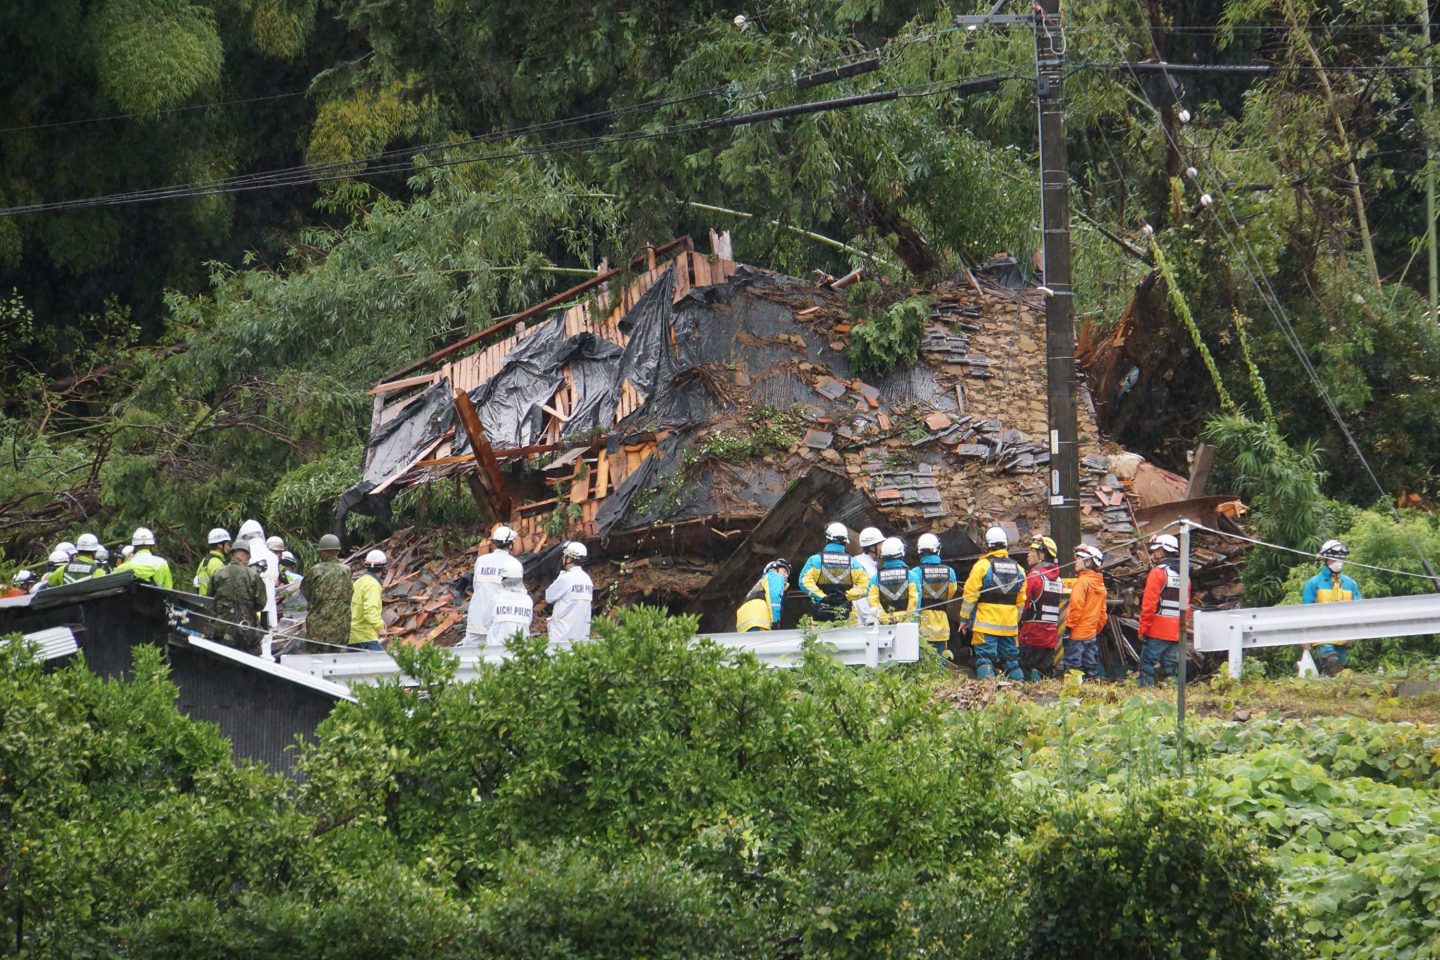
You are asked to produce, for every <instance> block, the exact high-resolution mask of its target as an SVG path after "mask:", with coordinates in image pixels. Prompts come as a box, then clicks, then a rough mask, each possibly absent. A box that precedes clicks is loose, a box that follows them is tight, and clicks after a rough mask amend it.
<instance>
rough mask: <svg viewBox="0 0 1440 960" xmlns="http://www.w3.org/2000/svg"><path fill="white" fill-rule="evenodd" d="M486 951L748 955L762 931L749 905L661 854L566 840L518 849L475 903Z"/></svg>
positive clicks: (577, 959)
mask: <svg viewBox="0 0 1440 960" xmlns="http://www.w3.org/2000/svg"><path fill="white" fill-rule="evenodd" d="M475 911H476V914H477V918H478V924H477V927H478V929H477V936H476V939H477V941H478V944H477V946H478V949H479V953H478V955H479V956H489V957H507V958H513V960H551V958H554V957H564V958H573V960H585V958H593V960H610V958H612V957H626V956H630V957H653V958H656V960H661V958H674V960H682V958H690V957H708V958H716V960H719V958H723V957H740V956H746V955H752V954H753V953H754V952H755V948H756V944H754V943H753V942H751V941H752V940H753V939H754V938H755V937H756V936H757V933H758V931H757V929H756V928H755V926H754V920H753V919H752V918H750V917H749V916H748V915H747V914H748V911H747V910H745V909H744V908H743V906H737V905H736V904H734V903H728V904H727V903H726V901H725V899H724V897H723V896H722V892H721V890H720V889H719V887H718V885H717V884H715V883H714V882H713V881H712V880H710V879H709V878H707V877H705V876H703V875H702V874H700V873H699V872H698V871H696V870H694V869H692V868H690V867H687V866H685V865H684V864H680V863H676V862H674V861H668V860H666V859H664V858H663V857H660V856H656V855H642V856H638V857H634V858H630V859H627V860H625V861H622V862H618V863H609V864H607V863H604V862H602V861H601V860H600V859H599V858H597V857H595V856H594V855H590V854H585V853H582V852H580V851H577V850H575V849H571V848H567V846H566V845H565V844H563V843H557V844H555V845H554V846H551V847H548V848H545V849H541V850H534V849H528V848H520V849H518V850H517V851H516V853H515V855H514V856H512V857H510V858H508V859H507V861H506V863H505V864H504V865H503V866H502V867H501V869H500V877H499V883H498V884H497V885H496V886H495V887H494V888H492V889H491V890H488V891H486V892H485V893H484V894H483V895H481V896H480V897H479V899H478V901H477V902H476V904H475Z"/></svg>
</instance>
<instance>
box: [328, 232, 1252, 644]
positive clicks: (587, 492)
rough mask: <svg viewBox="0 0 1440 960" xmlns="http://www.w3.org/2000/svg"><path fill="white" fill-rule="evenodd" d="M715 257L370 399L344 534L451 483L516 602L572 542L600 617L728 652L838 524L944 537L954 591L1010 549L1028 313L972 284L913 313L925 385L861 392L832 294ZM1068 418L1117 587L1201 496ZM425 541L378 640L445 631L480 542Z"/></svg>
mask: <svg viewBox="0 0 1440 960" xmlns="http://www.w3.org/2000/svg"><path fill="white" fill-rule="evenodd" d="M717 239H718V240H719V243H718V244H717V247H716V250H715V252H714V253H713V254H711V255H702V254H699V253H696V252H695V250H694V249H693V245H692V244H691V243H690V242H689V240H688V238H684V239H681V240H679V241H675V242H672V243H670V244H667V245H665V246H664V247H659V248H652V249H651V250H648V251H647V253H646V256H645V257H644V259H643V260H640V261H637V262H636V263H634V264H630V265H627V269H624V270H621V269H605V270H602V271H601V272H599V273H597V276H596V278H595V279H594V280H591V281H587V282H586V283H584V284H581V285H580V286H578V287H576V288H574V289H572V290H570V291H567V292H566V293H564V294H560V295H558V296H556V297H552V298H550V299H549V300H547V301H545V302H544V303H542V304H539V305H537V307H536V308H532V309H531V310H528V311H525V312H524V313H523V314H520V315H517V317H513V318H510V319H509V320H506V321H504V322H502V323H500V324H497V325H495V326H493V327H490V328H488V329H486V330H483V331H481V332H479V333H477V334H475V335H473V336H472V337H468V338H466V339H465V340H463V341H461V342H460V343H459V344H457V345H455V346H454V347H451V348H448V349H446V350H443V351H440V352H438V353H437V354H435V355H434V356H432V357H430V358H427V359H426V360H425V361H422V362H421V363H420V364H416V365H412V366H411V367H407V368H405V369H404V370H400V371H396V373H395V374H392V375H391V376H390V377H387V378H386V380H385V381H383V382H381V383H380V384H377V385H376V387H375V388H374V389H373V390H372V391H371V392H372V394H373V395H374V397H375V414H374V419H373V429H372V433H371V439H370V442H369V444H368V445H367V448H366V452H365V461H364V469H363V477H364V479H363V481H362V482H361V483H360V484H359V485H357V486H356V487H355V488H354V489H353V490H351V491H349V492H348V493H347V494H346V495H345V497H343V498H342V500H341V503H340V505H339V508H338V516H337V522H340V521H343V515H344V512H345V511H348V510H360V511H362V512H366V513H370V514H372V515H375V516H377V517H379V518H381V519H382V520H385V519H388V512H389V500H390V498H392V497H393V496H394V495H395V493H396V492H397V491H399V490H401V489H403V488H405V487H410V486H417V485H424V484H429V483H433V482H435V481H436V480H440V479H446V478H455V479H456V480H457V481H459V480H463V482H465V483H467V484H468V485H469V487H470V490H471V493H472V494H473V496H474V498H475V501H476V504H477V510H478V513H479V521H480V522H479V523H477V525H476V530H477V531H478V530H480V529H482V528H484V527H486V526H488V525H489V524H492V523H497V522H505V523H508V524H509V525H510V526H512V527H514V528H515V529H516V530H517V531H518V533H519V535H520V538H519V546H518V552H519V553H520V554H522V555H523V559H524V560H525V563H526V572H527V578H528V579H529V580H530V582H531V584H532V586H536V587H538V586H541V585H543V584H544V583H547V582H548V578H549V576H550V575H551V574H552V573H553V571H554V568H555V566H556V564H557V562H558V561H557V559H556V557H557V554H558V547H559V545H560V544H561V543H562V542H563V541H565V540H568V539H581V540H584V541H585V542H586V543H587V545H589V547H590V552H591V556H592V558H593V563H592V565H591V573H592V577H593V578H594V579H595V581H596V593H597V597H598V598H602V601H601V605H602V606H603V605H604V604H605V603H621V602H629V601H634V600H646V601H649V602H657V603H662V604H664V605H666V606H668V607H670V608H671V609H674V610H677V611H692V612H695V613H697V614H699V615H700V616H701V617H702V622H703V625H704V627H705V628H707V629H728V626H729V623H731V622H733V621H732V620H731V617H732V616H733V610H734V606H735V604H736V602H737V601H738V599H739V597H740V596H742V595H743V593H744V592H745V591H746V590H747V589H748V588H749V587H750V585H751V583H753V581H754V579H755V577H756V575H757V574H758V571H759V569H760V567H761V566H763V564H764V563H765V562H767V561H768V560H770V559H773V558H774V557H776V556H785V557H789V558H791V559H792V561H795V562H797V563H798V562H799V561H802V560H803V559H804V557H805V556H807V555H808V554H810V553H812V552H814V551H815V550H816V549H818V548H819V546H820V543H821V536H820V531H821V530H822V529H823V526H824V524H825V523H826V522H828V521H831V520H838V521H840V522H843V523H845V524H846V525H847V526H849V527H851V529H853V530H858V529H860V528H861V527H863V526H868V525H875V526H879V527H881V528H882V529H884V530H886V531H887V532H895V533H899V534H901V535H904V536H907V537H913V536H915V535H918V534H919V533H922V532H934V533H937V534H938V535H940V537H941V544H942V556H943V557H944V559H945V560H946V562H948V563H951V564H952V565H954V566H956V568H957V570H958V571H959V573H960V574H961V575H962V576H963V575H964V574H965V573H966V572H967V571H968V568H969V566H970V564H971V563H972V562H973V560H974V559H975V558H976V557H978V556H979V555H980V553H981V550H980V549H979V547H978V546H977V541H978V540H979V539H980V536H979V533H980V531H982V530H983V529H984V528H985V527H987V526H989V525H991V524H997V523H998V524H1002V525H1004V526H1006V527H1007V529H1009V530H1010V531H1011V532H1012V536H1013V538H1014V540H1013V541H1012V542H1020V541H1023V540H1024V539H1025V538H1027V537H1028V536H1029V535H1030V533H1031V532H1032V531H1036V530H1044V529H1045V528H1046V518H1047V514H1048V491H1047V479H1046V478H1047V474H1048V471H1047V470H1046V469H1045V468H1046V466H1047V464H1048V462H1049V450H1048V447H1047V445H1046V443H1044V442H1043V441H1042V440H1037V439H1035V438H1043V437H1046V436H1048V425H1047V419H1048V416H1047V414H1048V411H1047V404H1046V400H1045V397H1046V390H1045V368H1046V363H1045V355H1044V349H1043V344H1044V335H1043V325H1044V319H1043V302H1042V301H1041V300H1040V297H1039V294H1038V293H1037V292H1036V291H1033V290H1026V289H1015V288H1012V287H1010V286H1006V285H1003V284H1000V283H997V282H994V281H990V280H987V279H986V278H985V277H983V276H981V275H977V274H975V273H971V272H969V271H965V272H963V273H962V276H961V277H960V278H959V280H958V281H957V282H955V283H947V284H942V285H940V286H939V287H937V288H935V289H934V290H932V291H929V292H928V293H927V294H926V295H927V296H928V297H929V298H930V300H931V302H932V304H933V311H932V313H931V315H930V318H929V321H928V325H927V330H926V334H925V339H924V343H923V345H922V350H921V359H922V362H921V363H918V364H915V365H913V366H911V367H908V368H905V369H898V370H895V371H892V372H891V373H889V374H887V375H885V376H883V377H875V378H872V379H873V381H874V382H873V383H872V382H867V381H866V380H864V379H861V378H859V377H858V376H856V375H855V373H854V372H853V370H852V369H851V367H850V364H849V361H848V360H847V358H846V355H845V349H846V347H847V344H848V341H849V334H850V332H851V330H852V329H853V325H854V324H855V323H856V322H857V321H856V319H855V317H854V316H852V314H851V312H850V310H849V309H848V306H847V303H846V300H845V296H844V294H843V293H842V292H841V291H839V290H836V289H834V288H833V287H832V286H827V285H820V286H817V285H815V284H813V283H810V282H808V281H803V280H799V279H796V278H793V277H786V276H783V275H780V274H776V273H772V272H770V271H766V270H761V269H758V268H754V267H747V266H744V265H741V264H737V263H735V262H734V261H733V260H731V259H729V251H728V237H722V238H717ZM917 293H918V291H917ZM529 323H534V326H527V324H529ZM496 338H499V339H496ZM1080 396H1081V398H1082V400H1081V403H1080V405H1079V410H1078V417H1079V436H1080V447H1081V451H1080V452H1081V455H1082V457H1083V463H1084V466H1083V468H1082V483H1083V487H1084V491H1083V494H1082V499H1083V502H1084V507H1083V508H1082V514H1083V516H1082V518H1081V522H1082V529H1083V532H1084V535H1085V537H1086V539H1087V540H1089V541H1091V542H1094V543H1096V544H1098V545H1099V546H1101V548H1102V549H1105V550H1106V551H1107V553H1109V554H1111V556H1112V558H1113V559H1114V560H1115V561H1116V572H1117V574H1120V575H1121V576H1122V578H1123V577H1124V576H1125V575H1126V571H1125V570H1124V569H1122V568H1123V567H1124V565H1125V564H1126V563H1127V561H1126V560H1125V559H1124V555H1125V552H1126V550H1127V549H1128V548H1126V547H1125V546H1124V545H1125V544H1127V543H1128V542H1129V541H1131V540H1132V539H1133V537H1134V536H1135V531H1136V530H1137V529H1138V530H1141V531H1144V530H1147V529H1149V530H1152V531H1153V530H1154V529H1157V528H1158V527H1159V526H1161V525H1163V524H1164V523H1166V522H1169V521H1168V519H1164V511H1165V510H1167V509H1168V510H1170V511H1171V513H1174V512H1175V506H1174V505H1175V504H1176V502H1177V501H1186V502H1189V501H1191V500H1194V497H1195V496H1197V494H1196V492H1195V491H1194V490H1189V491H1187V483H1189V481H1187V480H1186V478H1181V477H1177V476H1175V475H1173V474H1166V473H1165V472H1164V471H1159V470H1157V469H1156V468H1154V467H1153V466H1152V465H1150V464H1146V463H1144V462H1143V461H1142V460H1141V458H1139V457H1136V456H1134V455H1130V454H1126V453H1125V452H1124V451H1123V450H1120V449H1119V448H1118V447H1115V446H1114V445H1113V444H1109V443H1106V442H1104V441H1102V440H1100V439H1099V432H1098V430H1097V429H1096V426H1095V422H1094V413H1093V410H1092V409H1091V407H1090V404H1089V402H1088V396H1087V395H1086V394H1085V391H1084V390H1083V388H1082V389H1081V391H1080ZM1209 499H1210V500H1215V501H1217V503H1219V502H1229V501H1228V498H1209ZM1194 502H1195V503H1199V502H1200V501H1194ZM1214 507H1215V505H1214V504H1212V505H1211V508H1210V509H1209V510H1208V512H1206V513H1205V516H1206V517H1207V518H1208V519H1209V520H1210V521H1211V522H1212V523H1214V522H1218V520H1217V514H1216V512H1215V509H1214ZM1156 511H1160V512H1159V513H1156ZM1157 518H1158V519H1157ZM1147 525H1148V526H1147ZM475 539H478V536H477V537H476V538H475ZM431 540H433V537H427V536H426V535H425V533H424V532H422V531H418V530H410V531H405V532H403V533H402V534H397V535H396V536H395V537H394V538H392V539H391V541H390V542H389V543H388V545H387V546H388V549H389V551H390V553H391V556H392V558H394V559H392V563H391V570H390V572H389V573H388V574H387V579H386V584H385V586H386V589H387V594H386V598H387V604H389V605H390V606H391V608H392V609H391V610H390V611H387V623H389V625H390V629H391V632H392V634H395V635H403V636H407V637H411V638H414V639H418V640H421V641H427V642H442V643H443V642H447V641H449V640H450V639H451V638H455V637H457V636H458V634H459V633H460V632H463V619H464V613H463V604H462V603H459V602H457V600H456V599H455V598H453V597H452V596H451V595H450V588H449V583H450V582H451V581H452V580H453V579H454V578H455V577H456V576H457V575H458V574H460V573H462V572H464V571H465V570H466V569H468V567H469V564H470V563H471V562H472V561H473V556H474V553H473V546H474V541H473V540H472V543H471V544H468V545H464V546H462V548H461V549H460V550H458V551H456V552H455V553H456V555H454V556H453V557H450V558H447V556H446V555H445V553H444V552H443V551H437V550H435V549H434V548H433V545H432V544H431V543H430V541H431ZM1224 565H1225V564H1224V563H1221V564H1219V566H1221V567H1223V566H1224ZM1231 569H1233V565H1232V567H1231ZM795 607H796V609H795V611H794V612H793V616H798V614H799V613H800V612H803V611H802V609H801V608H802V605H801V604H798V603H797V604H796V605H795Z"/></svg>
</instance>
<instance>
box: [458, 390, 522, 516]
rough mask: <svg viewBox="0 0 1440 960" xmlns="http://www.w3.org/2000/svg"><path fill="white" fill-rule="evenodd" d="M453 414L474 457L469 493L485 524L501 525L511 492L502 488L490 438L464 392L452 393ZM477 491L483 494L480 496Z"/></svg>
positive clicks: (509, 501)
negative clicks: (468, 439) (475, 469)
mask: <svg viewBox="0 0 1440 960" xmlns="http://www.w3.org/2000/svg"><path fill="white" fill-rule="evenodd" d="M455 412H456V414H457V415H458V416H459V418H460V424H461V426H463V427H464V428H465V435H466V436H467V437H469V438H470V448H471V452H473V453H474V454H475V466H476V467H477V468H478V469H477V471H476V479H477V481H478V483H476V484H472V485H471V491H472V492H474V493H476V503H477V505H478V506H479V507H480V513H481V516H482V518H483V519H484V520H485V521H486V522H488V523H504V522H505V521H507V520H509V519H510V511H511V506H512V505H511V500H510V493H509V491H508V490H506V489H505V478H504V477H502V476H501V474H500V463H499V462H498V461H497V460H496V458H495V451H494V449H493V448H491V446H490V440H489V438H487V437H486V436H485V428H484V426H483V425H481V423H480V414H479V413H477V412H476V410H475V404H473V403H471V402H470V395H469V394H468V393H466V392H465V391H463V390H456V391H455ZM480 491H483V492H484V495H483V496H482V495H481V493H480Z"/></svg>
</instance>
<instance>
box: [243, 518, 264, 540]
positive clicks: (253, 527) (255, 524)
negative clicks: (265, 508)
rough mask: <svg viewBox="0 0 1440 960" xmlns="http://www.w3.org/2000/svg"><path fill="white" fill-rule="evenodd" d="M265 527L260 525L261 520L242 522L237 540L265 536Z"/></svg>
mask: <svg viewBox="0 0 1440 960" xmlns="http://www.w3.org/2000/svg"><path fill="white" fill-rule="evenodd" d="M264 536H265V528H264V527H262V526H260V521H259V520H246V521H245V522H244V523H242V524H240V533H239V534H237V535H236V539H237V540H254V539H255V538H256V537H260V538H264Z"/></svg>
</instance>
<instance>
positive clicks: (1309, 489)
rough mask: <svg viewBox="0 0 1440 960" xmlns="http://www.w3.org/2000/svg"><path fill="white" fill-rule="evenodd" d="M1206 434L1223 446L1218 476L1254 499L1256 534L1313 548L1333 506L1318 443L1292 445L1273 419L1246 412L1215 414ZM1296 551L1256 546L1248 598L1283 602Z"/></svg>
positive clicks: (1257, 602)
mask: <svg viewBox="0 0 1440 960" xmlns="http://www.w3.org/2000/svg"><path fill="white" fill-rule="evenodd" d="M1204 436H1205V439H1206V440H1208V441H1209V442H1211V443H1213V444H1215V446H1216V448H1217V452H1218V458H1217V463H1218V464H1219V465H1220V468H1219V469H1218V470H1217V471H1216V477H1215V480H1214V483H1215V485H1216V486H1217V488H1228V489H1229V491H1230V492H1232V493H1235V494H1237V495H1238V496H1240V497H1243V498H1244V499H1245V500H1246V502H1247V503H1248V504H1249V505H1250V509H1251V520H1252V529H1253V533H1254V536H1256V537H1258V538H1259V539H1261V540H1265V541H1268V542H1270V543H1277V544H1279V545H1280V546H1282V547H1293V548H1295V549H1300V550H1308V549H1311V548H1313V547H1316V546H1318V545H1319V542H1320V541H1319V540H1318V539H1317V536H1318V534H1319V531H1320V529H1321V528H1322V526H1323V525H1324V524H1325V522H1326V520H1327V517H1328V516H1329V515H1330V513H1331V512H1333V508H1332V507H1331V506H1330V505H1329V502H1328V501H1327V500H1325V498H1324V496H1323V495H1322V493H1321V491H1320V483H1321V481H1322V480H1323V479H1324V476H1325V475H1324V473H1323V471H1322V470H1321V469H1320V451H1319V450H1318V449H1317V448H1316V447H1315V445H1314V444H1306V445H1303V446H1301V447H1300V448H1299V449H1296V448H1295V447H1292V446H1291V445H1290V444H1289V443H1288V442H1286V440H1285V438H1284V437H1282V436H1281V435H1280V432H1279V431H1278V430H1277V429H1276V428H1275V425H1274V424H1272V423H1262V422H1257V421H1255V420H1251V419H1249V418H1248V417H1245V416H1243V415H1241V414H1224V415H1215V416H1212V417H1211V418H1210V420H1209V421H1208V422H1207V424H1206V426H1205V434H1204ZM1292 559H1293V555H1292V554H1285V553H1281V552H1280V551H1276V550H1264V549H1259V550H1254V551H1252V552H1251V553H1250V555H1249V557H1248V558H1247V561H1246V564H1245V572H1244V580H1245V600H1246V602H1247V603H1248V604H1250V605H1252V606H1265V605H1269V604H1273V603H1277V602H1279V600H1280V598H1281V596H1283V594H1284V586H1283V581H1284V579H1285V574H1286V571H1287V570H1288V569H1289V566H1290V563H1291V560H1292Z"/></svg>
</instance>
